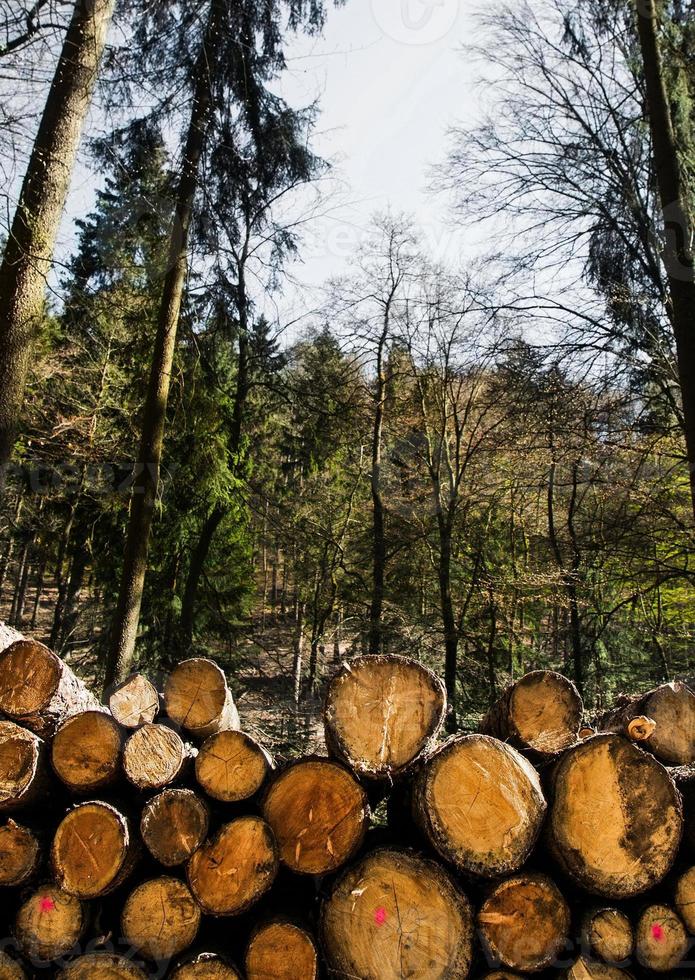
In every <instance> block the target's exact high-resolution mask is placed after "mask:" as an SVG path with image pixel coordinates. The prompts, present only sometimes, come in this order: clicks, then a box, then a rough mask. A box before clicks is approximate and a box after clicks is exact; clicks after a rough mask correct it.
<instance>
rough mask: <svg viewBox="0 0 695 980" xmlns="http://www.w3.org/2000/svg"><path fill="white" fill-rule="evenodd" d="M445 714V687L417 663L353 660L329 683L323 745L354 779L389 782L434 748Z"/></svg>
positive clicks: (395, 659) (386, 658)
mask: <svg viewBox="0 0 695 980" xmlns="http://www.w3.org/2000/svg"><path fill="white" fill-rule="evenodd" d="M445 714H446V692H445V690H444V685H443V684H442V682H441V680H440V679H439V678H438V677H437V675H436V674H435V673H433V671H431V670H428V669H427V668H426V667H425V666H423V665H422V664H421V663H418V661H416V660H410V659H408V658H407V657H398V656H386V655H384V656H378V657H374V656H370V657H357V658H356V659H355V660H351V661H349V663H346V664H344V665H343V668H342V669H341V670H340V671H339V672H338V673H337V674H336V675H335V677H333V679H332V680H331V682H330V685H329V688H328V694H327V697H326V705H325V710H324V723H325V729H326V744H327V745H328V749H329V752H330V753H331V755H334V756H335V757H337V758H338V759H340V760H341V761H342V762H345V763H346V765H348V766H349V767H350V768H351V769H353V770H354V771H355V772H356V773H358V775H360V776H363V777H366V778H369V779H388V778H391V777H393V776H396V775H398V774H399V773H400V772H403V771H404V770H405V769H407V768H409V767H410V766H411V765H412V764H413V763H414V762H415V761H416V760H417V759H418V758H419V757H420V756H421V755H422V754H423V753H424V752H426V751H427V750H428V749H429V748H430V747H431V746H432V745H433V744H434V741H435V739H436V737H437V734H438V733H439V730H440V729H441V726H442V723H443V721H444V716H445Z"/></svg>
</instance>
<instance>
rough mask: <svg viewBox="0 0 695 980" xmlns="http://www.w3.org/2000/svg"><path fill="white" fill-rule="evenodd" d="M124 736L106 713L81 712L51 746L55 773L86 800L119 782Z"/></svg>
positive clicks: (66, 724)
mask: <svg viewBox="0 0 695 980" xmlns="http://www.w3.org/2000/svg"><path fill="white" fill-rule="evenodd" d="M122 749H123V735H122V732H121V728H120V726H119V724H118V722H117V721H116V720H115V719H114V718H113V717H112V716H111V715H110V714H108V713H107V712H105V711H81V712H80V713H79V714H77V715H73V716H72V717H71V718H68V719H67V721H64V722H63V724H62V725H61V726H60V727H59V728H58V730H57V732H56V734H55V736H54V738H53V742H52V743H51V763H52V765H53V771H54V772H55V773H56V775H57V776H58V778H59V779H60V780H61V782H63V783H64V784H65V785H66V786H67V787H68V789H70V790H71V791H72V792H73V793H77V794H81V795H83V796H85V795H89V794H92V793H94V792H95V791H96V790H99V789H103V788H104V787H105V786H109V785H110V784H111V783H113V782H115V780H116V778H117V776H118V775H119V772H120V766H121V753H122Z"/></svg>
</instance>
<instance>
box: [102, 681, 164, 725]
mask: <svg viewBox="0 0 695 980" xmlns="http://www.w3.org/2000/svg"><path fill="white" fill-rule="evenodd" d="M109 709H110V711H111V714H112V715H113V717H114V718H115V719H116V721H117V722H118V724H119V725H122V726H123V727H124V728H140V726H141V725H151V724H152V722H153V721H154V720H155V718H156V717H157V715H158V714H159V694H157V689H156V687H155V686H154V684H152V683H151V682H150V681H148V679H147V678H146V677H145V676H144V675H143V674H131V676H130V677H127V678H126V679H125V680H124V681H123V683H122V684H119V685H118V687H116V688H115V690H113V691H112V692H111V695H110V696H109Z"/></svg>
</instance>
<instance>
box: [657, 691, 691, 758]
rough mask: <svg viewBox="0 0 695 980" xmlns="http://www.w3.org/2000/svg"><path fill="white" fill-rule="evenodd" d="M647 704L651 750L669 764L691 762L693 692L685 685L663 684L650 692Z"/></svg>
mask: <svg viewBox="0 0 695 980" xmlns="http://www.w3.org/2000/svg"><path fill="white" fill-rule="evenodd" d="M648 705H649V706H648V711H647V714H648V715H649V717H650V718H652V719H653V720H654V722H655V725H656V727H655V729H654V733H653V734H652V736H651V737H650V739H649V748H650V749H651V751H652V752H653V753H654V754H655V755H656V756H657V758H659V759H661V761H662V762H665V763H666V764H667V765H670V766H687V765H690V764H691V763H692V762H695V692H693V691H692V690H691V689H690V687H688V685H687V684H683V683H675V684H664V685H663V687H659V688H657V689H656V691H654V692H653V693H652V694H651V695H650V697H649V702H648Z"/></svg>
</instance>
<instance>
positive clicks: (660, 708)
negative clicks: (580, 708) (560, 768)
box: [600, 681, 695, 766]
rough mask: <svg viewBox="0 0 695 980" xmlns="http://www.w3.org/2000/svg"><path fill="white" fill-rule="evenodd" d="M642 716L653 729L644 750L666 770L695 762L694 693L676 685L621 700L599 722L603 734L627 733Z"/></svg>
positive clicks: (665, 685) (688, 688)
mask: <svg viewBox="0 0 695 980" xmlns="http://www.w3.org/2000/svg"><path fill="white" fill-rule="evenodd" d="M643 716H646V718H647V720H648V721H651V723H652V725H653V729H652V730H651V731H650V732H648V733H647V735H646V738H645V739H644V743H645V746H646V747H647V748H648V749H649V751H650V752H653V753H654V755H655V756H656V757H657V759H660V760H661V762H663V763H665V765H668V766H687V765H690V764H691V763H692V762H695V691H693V690H692V689H691V688H690V687H689V686H688V685H687V684H684V683H683V682H681V681H676V682H675V683H673V684H662V685H661V687H657V688H656V689H655V690H654V691H649V692H648V693H647V694H642V695H640V696H638V697H629V698H628V697H623V698H622V699H621V700H620V702H619V703H618V705H617V706H616V707H615V708H614V709H613V710H612V711H608V712H607V713H606V714H605V715H604V716H603V717H602V718H601V722H600V727H601V729H602V730H603V731H611V732H620V733H623V732H624V733H628V734H629V732H630V727H631V726H632V725H633V723H634V721H635V720H636V719H639V718H641V717H643Z"/></svg>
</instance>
